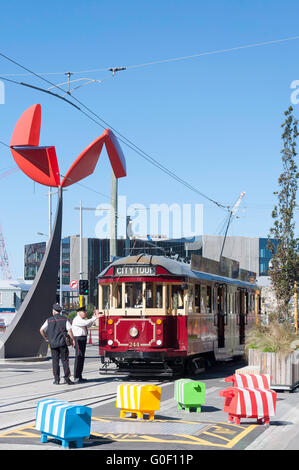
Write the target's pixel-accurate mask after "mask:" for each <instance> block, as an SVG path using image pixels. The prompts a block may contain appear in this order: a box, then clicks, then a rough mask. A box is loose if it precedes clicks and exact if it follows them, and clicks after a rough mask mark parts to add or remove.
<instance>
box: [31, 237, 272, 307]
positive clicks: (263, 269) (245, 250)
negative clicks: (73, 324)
mask: <svg viewBox="0 0 299 470" xmlns="http://www.w3.org/2000/svg"><path fill="white" fill-rule="evenodd" d="M223 239H224V237H222V236H216V235H203V236H198V237H193V238H192V239H188V238H180V239H167V238H163V237H155V238H150V237H144V239H131V240H125V239H118V240H117V255H118V256H120V257H122V256H127V255H129V254H130V253H132V254H138V253H142V252H146V253H151V254H153V255H161V254H163V253H164V254H168V255H169V254H171V255H173V256H178V257H180V258H184V259H189V260H191V255H192V254H194V255H199V256H202V257H203V258H207V259H210V260H214V261H217V262H218V261H219V257H220V253H221V249H222V244H223ZM266 244H267V239H266V238H249V237H227V238H226V243H225V247H224V250H223V257H224V258H230V259H232V260H235V261H236V262H237V263H238V265H239V268H240V270H244V271H250V272H254V273H256V274H257V275H258V276H263V275H266V274H267V270H268V264H269V261H270V259H271V257H272V255H271V253H270V251H269V250H267V247H266ZM45 251H46V242H41V243H34V244H30V245H26V246H25V252H24V253H25V256H24V279H25V280H33V279H34V278H35V276H36V273H37V271H38V268H39V266H40V263H41V261H42V259H43V255H44V253H45ZM81 259H82V261H81ZM81 263H82V267H81ZM109 263H110V240H109V239H106V238H105V239H99V238H83V239H82V258H81V257H80V236H79V235H72V236H69V237H66V238H64V239H63V240H62V284H63V285H64V286H69V285H70V282H71V281H79V279H80V271H82V275H81V278H82V279H88V281H89V295H88V297H87V298H86V299H85V300H86V303H91V304H93V305H97V303H98V301H97V298H98V297H97V296H98V288H97V281H96V279H97V276H98V274H99V273H100V272H101V271H103V270H104V269H105V268H106V267H107V266H108V264H109ZM58 283H59V281H58ZM76 295H78V292H77V291H73V297H72V301H71V300H70V299H66V300H67V303H68V304H72V302H73V303H75V305H76V303H78V302H79V297H78V296H77V298H76Z"/></svg>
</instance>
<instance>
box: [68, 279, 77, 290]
mask: <svg viewBox="0 0 299 470" xmlns="http://www.w3.org/2000/svg"><path fill="white" fill-rule="evenodd" d="M70 288H71V289H78V281H71V282H70Z"/></svg>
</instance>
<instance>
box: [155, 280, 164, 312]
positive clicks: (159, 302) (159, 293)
mask: <svg viewBox="0 0 299 470" xmlns="http://www.w3.org/2000/svg"><path fill="white" fill-rule="evenodd" d="M162 307H163V289H162V284H157V285H156V297H155V308H162Z"/></svg>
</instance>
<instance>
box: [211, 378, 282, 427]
mask: <svg viewBox="0 0 299 470" xmlns="http://www.w3.org/2000/svg"><path fill="white" fill-rule="evenodd" d="M270 378H271V377H270V376H269V375H251V374H244V375H242V374H235V375H233V376H231V377H227V378H226V379H225V381H226V382H233V384H234V385H235V386H234V387H229V388H227V389H226V390H221V391H220V392H219V395H220V396H222V397H224V398H225V402H224V411H225V412H226V413H228V421H229V422H234V419H235V423H236V424H240V419H241V418H255V419H257V422H258V424H262V423H263V422H264V424H269V423H270V417H271V416H275V412H276V392H274V391H273V390H270Z"/></svg>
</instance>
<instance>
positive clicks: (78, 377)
mask: <svg viewBox="0 0 299 470" xmlns="http://www.w3.org/2000/svg"><path fill="white" fill-rule="evenodd" d="M76 311H77V316H76V317H75V318H74V320H73V323H72V331H73V335H74V338H75V364H74V381H75V383H82V382H86V381H87V380H86V379H84V378H83V377H82V372H83V367H84V360H85V350H86V343H87V333H88V328H90V327H91V326H92V325H93V324H94V322H95V321H96V320H97V319H98V318H99V316H100V314H99V311H98V310H94V315H93V316H92V318H90V319H87V318H86V307H78V308H77V309H76Z"/></svg>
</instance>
